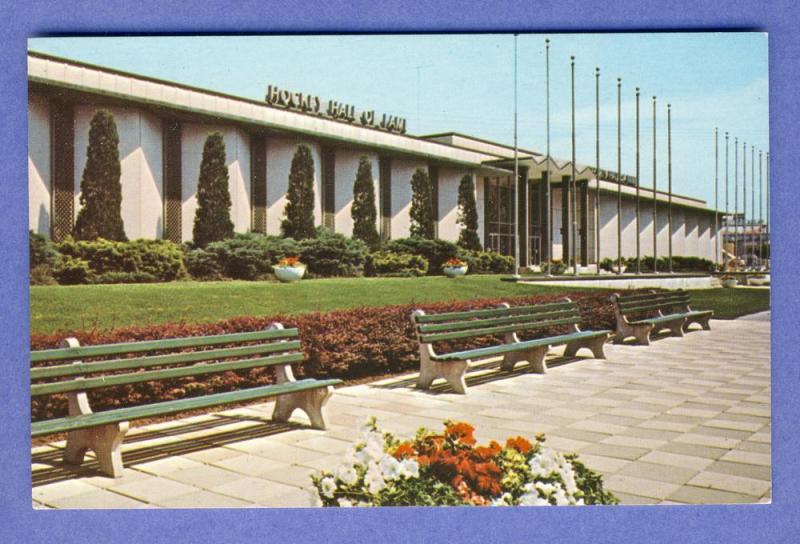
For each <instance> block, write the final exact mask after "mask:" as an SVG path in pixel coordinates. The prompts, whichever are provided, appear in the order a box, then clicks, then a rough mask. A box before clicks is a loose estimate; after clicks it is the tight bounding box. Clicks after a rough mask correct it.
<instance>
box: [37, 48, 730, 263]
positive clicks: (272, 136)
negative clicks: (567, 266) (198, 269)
mask: <svg viewBox="0 0 800 544" xmlns="http://www.w3.org/2000/svg"><path fill="white" fill-rule="evenodd" d="M28 81H29V98H28V123H29V131H28V148H29V150H28V154H29V155H28V164H29V177H28V184H29V191H30V198H29V205H30V222H29V227H30V228H31V229H32V230H34V231H36V232H39V233H42V234H45V235H49V236H51V237H52V238H53V239H56V240H60V239H63V238H64V237H65V236H67V235H68V234H69V233H71V232H72V228H73V225H74V220H75V217H76V215H77V211H78V208H79V191H80V178H81V174H82V172H83V168H84V164H85V161H86V147H87V142H88V132H89V123H90V121H91V118H92V116H93V115H94V113H95V112H96V111H97V110H98V109H99V108H105V109H108V110H109V111H111V113H112V114H113V115H114V118H115V120H116V124H117V128H118V131H119V136H120V146H119V149H120V157H121V162H122V193H123V200H122V218H123V221H124V223H125V230H126V233H127V235H128V237H129V238H166V239H169V240H173V241H175V242H182V241H187V240H189V239H191V236H192V225H193V221H194V214H195V210H196V206H197V199H196V191H197V178H198V174H199V167H200V159H201V154H202V150H203V144H204V140H205V137H206V135H207V134H208V133H209V132H211V131H214V130H218V131H220V132H222V133H223V135H224V139H225V144H226V151H227V162H228V171H229V177H230V192H231V200H232V202H233V205H232V209H231V218H232V220H233V223H234V225H235V229H236V230H237V231H239V232H246V231H255V232H264V233H269V234H277V233H279V230H280V228H279V227H280V223H281V219H282V217H283V211H284V207H285V205H286V190H287V182H288V174H289V167H290V164H291V160H292V156H293V155H294V152H295V150H296V148H297V146H298V145H299V144H306V145H308V146H309V147H310V148H311V150H312V155H313V158H314V163H315V176H316V179H315V196H316V205H315V218H316V221H317V222H318V223H319V224H320V225H324V226H326V227H328V228H330V229H332V230H335V231H336V232H341V233H343V234H346V235H349V234H351V231H352V219H351V216H350V207H351V203H352V198H353V182H354V181H355V178H356V171H357V167H358V161H359V158H360V157H361V156H366V157H368V159H369V160H370V161H371V162H372V170H373V175H374V183H375V190H376V191H375V193H376V195H377V200H378V202H377V208H378V219H377V223H378V225H377V226H378V229H379V232H380V233H381V236H382V237H383V238H384V239H390V238H400V237H405V236H408V235H409V224H410V219H409V209H410V205H411V184H410V181H411V176H412V175H413V173H414V171H415V169H417V168H425V169H427V171H428V172H429V174H430V176H431V179H432V182H433V202H434V219H435V223H436V232H437V236H438V237H440V238H442V239H446V240H453V241H455V240H456V239H457V238H458V234H459V230H460V226H459V224H458V223H457V215H458V210H457V194H458V185H459V182H460V180H461V178H462V177H463V176H464V175H469V176H472V177H473V179H474V182H475V189H476V199H477V202H478V213H479V216H480V221H479V236H480V238H481V241H482V243H483V245H484V247H485V248H486V249H488V250H493V251H498V252H501V253H504V254H513V251H514V220H513V210H514V194H513V190H512V187H513V180H512V178H513V169H514V165H513V149H512V148H511V147H509V146H507V145H503V144H499V143H495V142H489V141H486V140H482V139H480V138H475V137H471V136H466V135H462V134H458V133H453V132H448V133H442V134H433V135H429V136H411V135H408V134H406V133H405V120H404V119H401V118H397V117H393V116H389V115H386V116H384V115H382V114H375V113H374V112H371V111H357V110H356V109H355V107H353V106H351V105H348V104H343V103H339V102H334V101H329V102H327V104H326V103H323V102H322V101H321V100H320V99H319V97H316V96H313V95H308V94H303V93H293V92H289V91H286V90H282V89H277V88H274V87H271V88H269V89H268V92H267V93H266V97H265V100H264V101H259V100H252V99H245V98H240V97H235V96H230V95H225V94H222V93H218V92H214V91H211V90H205V89H198V88H193V87H189V86H186V85H180V84H177V83H173V82H169V81H163V80H156V79H153V78H149V77H145V76H141V75H135V74H129V73H124V72H120V71H117V70H113V69H109V68H103V67H98V66H93V65H88V64H84V63H81V62H76V61H73V60H68V59H63V58H58V57H52V56H49V55H44V54H40V53H32V52H31V53H29V54H28ZM519 165H520V184H519V197H520V206H519V209H520V216H519V217H520V221H519V234H520V235H521V237H520V262H521V264H522V265H523V266H525V265H530V264H538V263H540V262H543V261H546V260H548V259H551V258H552V259H562V258H564V257H565V256H567V257H568V256H569V255H570V252H571V250H570V248H569V247H567V244H566V243H565V240H566V237H565V236H564V235H563V234H564V233H565V232H568V231H567V230H566V229H568V228H570V227H569V225H568V224H567V223H566V213H565V210H566V205H567V202H568V199H567V198H565V195H566V193H565V192H564V191H563V188H564V186H565V182H566V181H568V180H569V179H570V173H571V170H572V168H571V164H570V163H569V162H566V161H561V160H556V159H553V160H552V161H551V164H550V176H551V181H552V185H551V187H552V209H551V217H552V230H551V233H550V235H549V236H550V237H552V242H553V255H552V256H550V255H547V247H548V233H547V229H546V226H545V224H544V215H545V214H544V213H543V212H544V210H545V209H546V207H545V192H544V186H545V183H544V182H545V181H546V177H547V161H546V160H545V157H544V155H542V154H540V153H537V152H533V151H530V150H524V149H521V150H520V151H519ZM576 172H577V175H576V185H577V197H578V198H577V200H578V205H577V208H578V213H577V224H578V236H577V240H576V249H577V252H578V259H579V261H580V262H581V264H591V263H594V262H596V260H597V258H596V251H595V212H594V209H595V207H594V204H595V198H596V197H595V188H596V184H597V178H598V176H597V175H596V173H595V171H594V169H593V168H590V167H588V166H585V165H576ZM599 178H600V204H601V206H600V234H601V251H600V258H601V259H602V258H605V257H611V258H616V256H617V225H618V223H619V222H620V221H621V227H622V252H623V256H625V257H630V256H635V254H636V239H637V237H638V238H639V240H640V245H641V254H642V256H645V255H652V254H653V247H652V244H653V228H654V225H653V220H652V208H653V198H654V196H653V193H652V190H651V189H648V188H647V187H641V189H640V192H641V220H640V228H639V231H638V232H637V231H636V221H635V219H636V216H635V198H634V196H635V180H633V179H632V178H631V177H629V176H624V177H623V179H622V213H621V216H619V215H618V214H617V195H618V192H617V189H618V184H617V181H616V178H617V176H616V174H614V173H610V172H605V171H601V172H600V175H599ZM655 199H656V200H657V206H658V213H657V216H658V222H657V223H658V224H657V225H656V226H655V228H656V229H657V233H658V236H657V244H658V253H659V255H666V253H667V247H668V244H669V240H670V237H671V238H672V247H673V254H674V255H687V256H688V255H692V256H698V257H704V258H707V259H714V258H715V246H716V237H717V235H718V232H717V231H716V230H715V220H714V211H713V210H711V209H709V208H708V207H707V206H706V204H705V202H704V201H702V200H698V199H695V198H691V197H687V196H680V195H673V198H672V203H673V206H672V220H673V223H672V232H671V233H670V232H668V230H669V229H668V213H667V209H668V208H667V200H668V197H667V194H666V193H662V192H658V193H657V194H656V195H655ZM720 249H722V248H721V247H720Z"/></svg>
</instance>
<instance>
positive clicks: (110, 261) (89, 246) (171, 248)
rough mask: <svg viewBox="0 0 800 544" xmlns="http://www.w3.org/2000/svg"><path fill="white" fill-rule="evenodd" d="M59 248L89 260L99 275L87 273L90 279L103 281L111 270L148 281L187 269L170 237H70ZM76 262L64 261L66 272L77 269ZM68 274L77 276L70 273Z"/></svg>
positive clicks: (74, 257) (173, 276)
mask: <svg viewBox="0 0 800 544" xmlns="http://www.w3.org/2000/svg"><path fill="white" fill-rule="evenodd" d="M58 250H59V252H60V253H61V255H62V256H63V257H65V258H69V259H72V260H78V261H84V262H86V264H87V266H88V267H89V270H90V276H96V278H92V277H89V276H87V278H86V281H99V280H100V278H103V277H104V275H105V274H107V273H126V274H128V276H127V278H128V279H132V278H135V277H140V278H148V281H172V280H175V279H178V278H180V277H181V276H183V275H184V274H185V272H186V270H185V268H184V266H183V251H182V249H181V247H180V246H179V245H177V244H174V243H172V242H170V241H168V240H144V239H140V240H133V241H130V242H114V241H111V240H104V239H102V238H101V239H98V240H93V241H79V242H76V241H75V240H72V239H67V240H65V241H64V242H61V243H60V244H59V245H58ZM76 266H77V265H76V264H75V263H74V262H72V263H69V264H68V265H64V266H63V267H62V268H61V274H62V276H63V274H65V273H66V272H65V271H66V270H73V269H74V268H75V267H76ZM57 277H58V276H57ZM67 277H69V278H74V277H75V276H73V275H72V274H71V273H68V274H67ZM105 277H108V278H113V277H114V276H105ZM151 277H152V278H153V279H152V280H150V278H151ZM59 281H61V280H59ZM70 281H71V280H70Z"/></svg>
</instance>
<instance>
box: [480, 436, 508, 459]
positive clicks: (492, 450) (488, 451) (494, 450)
mask: <svg viewBox="0 0 800 544" xmlns="http://www.w3.org/2000/svg"><path fill="white" fill-rule="evenodd" d="M501 449H502V448H500V444H498V443H497V442H495V441H494V440H492V441H491V442H489V445H488V446H478V447H476V448H475V450H474V453H475V456H476V457H478V458H479V459H481V460H487V459H491V458H492V457H494V456H495V455H497V454H498V453H500V450H501Z"/></svg>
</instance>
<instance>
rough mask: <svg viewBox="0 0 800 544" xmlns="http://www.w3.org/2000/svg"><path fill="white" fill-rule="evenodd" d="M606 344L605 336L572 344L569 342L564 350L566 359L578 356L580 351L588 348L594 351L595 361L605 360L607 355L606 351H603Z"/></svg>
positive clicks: (575, 341)
mask: <svg viewBox="0 0 800 544" xmlns="http://www.w3.org/2000/svg"><path fill="white" fill-rule="evenodd" d="M605 344H606V337H605V336H598V337H595V338H585V339H582V340H574V341H572V342H568V343H567V346H566V347H565V348H564V357H575V355H577V354H578V350H579V349H581V348H588V349H590V350H592V355H594V358H595V359H605V358H606V354H605V351H603V347H604V346H605Z"/></svg>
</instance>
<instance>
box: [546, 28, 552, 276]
mask: <svg viewBox="0 0 800 544" xmlns="http://www.w3.org/2000/svg"><path fill="white" fill-rule="evenodd" d="M544 44H545V80H546V95H547V194H546V195H545V201H546V202H547V205H546V208H547V210H546V211H545V222H546V223H547V225H546V227H547V275H548V276H550V275H551V274H550V263H551V262H552V261H553V218H552V213H553V211H552V210H553V199H552V197H551V194H550V39H549V38H548V39H546V40H545V41H544Z"/></svg>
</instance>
